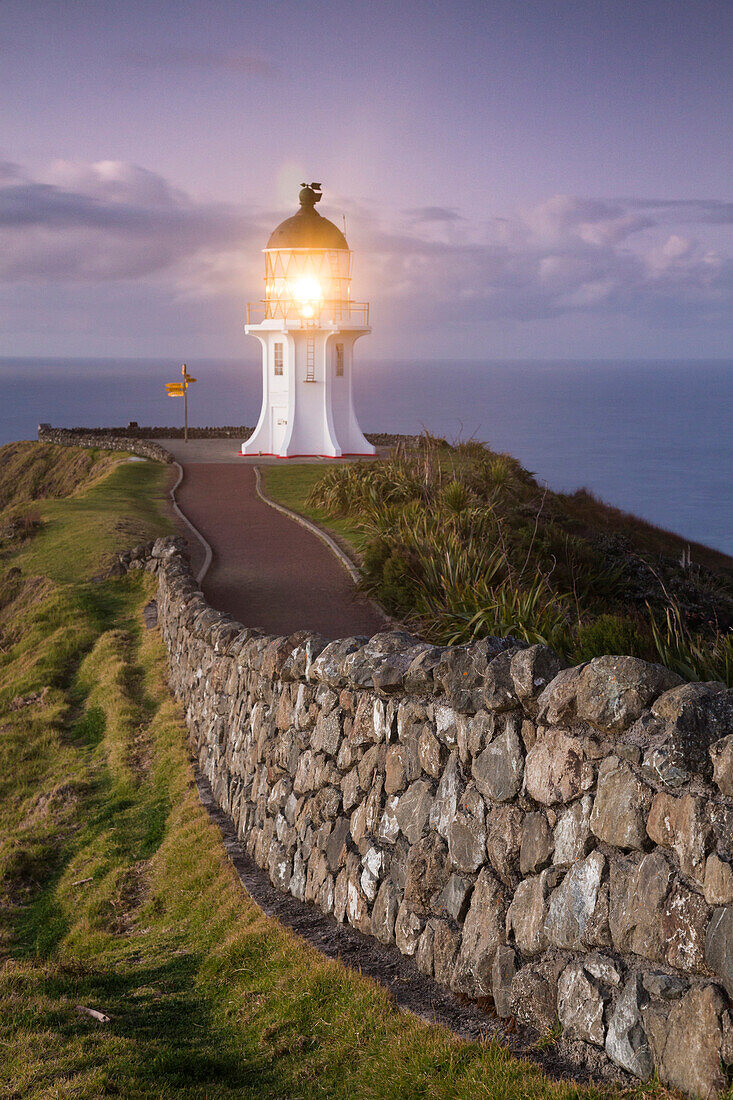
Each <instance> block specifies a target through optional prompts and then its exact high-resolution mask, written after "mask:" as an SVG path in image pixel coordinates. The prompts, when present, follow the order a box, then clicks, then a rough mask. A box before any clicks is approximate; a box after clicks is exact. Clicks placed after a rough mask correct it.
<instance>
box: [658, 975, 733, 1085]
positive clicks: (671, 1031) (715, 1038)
mask: <svg viewBox="0 0 733 1100" xmlns="http://www.w3.org/2000/svg"><path fill="white" fill-rule="evenodd" d="M726 1016H727V1010H726V1006H725V1002H724V1000H723V998H722V996H721V994H720V992H719V991H718V990H717V989H716V988H715V987H714V986H712V985H706V986H703V987H701V988H697V989H691V990H690V991H689V993H687V994H686V995H685V996H684V997H682V998H681V999H680V1000H678V1001H677V1002H676V1003H675V1004H674V1005H673V1006H672V1007H671V1009H670V1011H669V1016H668V1019H667V1026H666V1029H664V1031H663V1032H662V1036H661V1039H662V1041H661V1043H659V1048H661V1049H656V1050H655V1054H656V1061H657V1069H658V1072H659V1078H660V1080H661V1082H662V1084H664V1085H668V1086H670V1087H672V1088H675V1089H680V1090H681V1091H682V1092H684V1093H686V1094H687V1095H688V1096H699V1097H709V1096H714V1095H715V1094H717V1093H719V1092H720V1091H722V1090H723V1089H724V1088H725V1086H726V1079H725V1075H724V1074H723V1072H722V1068H721V1061H722V1052H723V1028H724V1017H726ZM665 1031H666V1034H665V1033H664V1032H665ZM654 1045H655V1047H657V1044H656V1043H655V1044H654Z"/></svg>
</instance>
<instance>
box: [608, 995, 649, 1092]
mask: <svg viewBox="0 0 733 1100" xmlns="http://www.w3.org/2000/svg"><path fill="white" fill-rule="evenodd" d="M647 1000H648V998H647V996H646V994H645V992H644V988H643V986H642V984H641V979H640V977H639V975H638V974H635V975H634V976H633V977H632V978H630V979H629V981H628V982H627V983H626V985H625V986H624V989H623V992H622V993H621V996H620V997H619V999H618V1001H617V1002H616V1007H615V1009H614V1011H613V1014H612V1015H611V1019H610V1020H609V1023H608V1034H607V1036H606V1054H607V1055H608V1057H609V1058H610V1059H611V1061H612V1062H615V1064H616V1065H617V1066H621V1068H622V1069H625V1070H628V1071H629V1073H633V1074H634V1076H635V1077H640V1078H641V1080H642V1081H648V1080H649V1078H650V1077H651V1075H652V1071H653V1069H654V1060H653V1058H652V1052H651V1050H650V1048H649V1040H648V1038H647V1034H646V1031H645V1029H644V1021H643V1019H642V1014H641V1012H642V1008H643V1007H644V1006H645V1004H646V1002H647Z"/></svg>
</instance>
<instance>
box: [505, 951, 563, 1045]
mask: <svg viewBox="0 0 733 1100" xmlns="http://www.w3.org/2000/svg"><path fill="white" fill-rule="evenodd" d="M555 969H556V968H555V967H554V966H553V964H552V962H549V963H548V962H545V961H544V960H543V961H542V962H537V963H529V964H528V965H527V966H523V967H522V968H521V969H520V970H518V971H517V973H516V974H515V975H514V978H513V979H512V984H511V987H510V990H509V1008H510V1014H511V1015H512V1016H515V1017H516V1018H517V1020H518V1021H519V1022H520V1024H525V1025H527V1026H528V1027H532V1028H535V1029H536V1030H537V1031H539V1032H540V1033H542V1032H547V1031H553V1030H554V1028H555V1026H556V1024H557V973H556V972H555Z"/></svg>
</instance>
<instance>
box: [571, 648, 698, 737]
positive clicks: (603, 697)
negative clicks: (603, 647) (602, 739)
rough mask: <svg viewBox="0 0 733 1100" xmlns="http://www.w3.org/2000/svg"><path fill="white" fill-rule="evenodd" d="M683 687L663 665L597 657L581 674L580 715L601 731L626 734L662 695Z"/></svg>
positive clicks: (578, 704) (629, 658)
mask: <svg viewBox="0 0 733 1100" xmlns="http://www.w3.org/2000/svg"><path fill="white" fill-rule="evenodd" d="M681 683H682V678H681V677H680V676H678V675H677V674H676V673H674V672H671V671H670V670H669V669H668V668H664V666H663V665H652V664H649V663H648V662H646V661H640V660H639V659H638V658H637V657H595V658H594V659H593V660H592V661H590V663H589V664H587V665H586V666H585V668H584V669H583V671H582V672H581V674H580V679H579V681H578V689H577V696H576V714H577V716H578V718H581V719H583V720H584V721H586V722H590V724H591V725H593V726H597V727H598V728H599V729H603V730H612V731H620V730H624V729H626V728H627V727H629V726H630V725H632V723H633V722H635V721H636V719H637V718H639V717H640V716H641V714H642V712H643V711H644V710H645V709H646V708H647V707H648V706H649V704H650V703H652V702H653V701H654V700H655V699H656V698H657V697H658V696H659V695H661V694H662V692H664V691H667V690H668V689H669V688H672V687H676V685H677V684H681Z"/></svg>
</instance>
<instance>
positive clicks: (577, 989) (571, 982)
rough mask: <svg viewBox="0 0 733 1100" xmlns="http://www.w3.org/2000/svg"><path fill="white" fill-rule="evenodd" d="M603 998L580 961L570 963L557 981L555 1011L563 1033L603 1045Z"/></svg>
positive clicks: (604, 1029)
mask: <svg viewBox="0 0 733 1100" xmlns="http://www.w3.org/2000/svg"><path fill="white" fill-rule="evenodd" d="M607 1000H608V997H607V996H606V997H604V995H603V993H602V992H601V990H600V988H599V987H598V985H597V984H596V982H594V981H593V980H592V979H591V978H590V977H589V975H588V974H587V973H586V971H585V970H584V969H583V966H582V965H581V964H580V963H571V964H570V966H567V967H566V968H565V970H563V972H562V974H561V975H560V977H559V978H558V982H557V1011H558V1016H559V1017H560V1023H561V1025H562V1030H563V1036H564V1037H566V1038H568V1039H582V1040H583V1042H586V1043H594V1044H595V1046H599V1047H602V1046H603V1044H604V1042H605V1039H606V1025H605V1022H604V1012H605V1008H606V1001H607Z"/></svg>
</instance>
